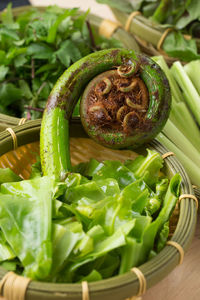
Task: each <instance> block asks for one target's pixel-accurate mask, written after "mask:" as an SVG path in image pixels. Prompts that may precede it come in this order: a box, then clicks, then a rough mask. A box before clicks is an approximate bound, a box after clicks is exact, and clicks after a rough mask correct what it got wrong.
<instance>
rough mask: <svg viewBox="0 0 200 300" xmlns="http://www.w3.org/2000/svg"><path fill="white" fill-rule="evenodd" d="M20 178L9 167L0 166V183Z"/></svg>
mask: <svg viewBox="0 0 200 300" xmlns="http://www.w3.org/2000/svg"><path fill="white" fill-rule="evenodd" d="M20 180H22V179H21V178H20V177H19V176H18V175H16V174H15V173H14V172H13V171H12V170H11V169H9V168H6V169H1V168H0V184H1V183H4V182H13V181H20Z"/></svg>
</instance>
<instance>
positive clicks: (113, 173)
mask: <svg viewBox="0 0 200 300" xmlns="http://www.w3.org/2000/svg"><path fill="white" fill-rule="evenodd" d="M91 163H92V162H91ZM88 168H89V169H90V165H89V166H88ZM90 176H93V179H94V180H100V179H104V178H113V179H115V180H117V182H118V184H119V187H120V189H123V188H124V187H125V186H127V185H129V184H130V183H132V182H134V181H135V176H134V174H133V172H131V171H130V170H129V169H128V168H127V167H126V166H124V165H123V164H122V163H121V162H120V161H109V160H106V161H104V162H103V163H98V164H97V165H96V167H95V169H94V170H93V172H91V173H90Z"/></svg>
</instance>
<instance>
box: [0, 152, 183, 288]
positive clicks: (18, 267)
mask: <svg viewBox="0 0 200 300" xmlns="http://www.w3.org/2000/svg"><path fill="white" fill-rule="evenodd" d="M162 166H163V159H162V158H161V156H160V155H159V154H158V153H157V152H156V151H155V150H148V153H147V155H146V156H138V157H137V158H136V159H135V160H127V161H125V163H124V164H122V163H121V162H119V161H109V160H107V161H103V162H98V161H97V160H95V159H92V160H90V161H89V162H86V163H81V164H79V165H77V166H75V167H73V172H72V173H68V176H67V177H66V179H65V180H63V181H62V182H60V181H55V177H53V176H41V170H40V163H39V162H38V163H36V165H33V168H32V170H33V171H32V174H31V179H29V180H21V178H20V177H17V175H15V174H14V173H12V171H11V170H10V169H0V182H1V183H2V182H4V183H2V184H1V189H0V228H1V231H0V248H1V251H0V260H1V266H3V267H4V268H7V269H8V270H13V271H15V272H17V273H18V274H22V275H23V276H28V277H30V278H32V279H35V280H41V281H53V282H80V281H82V280H87V281H96V280H100V279H103V278H108V277H110V276H114V275H117V274H123V273H125V272H127V271H129V270H130V268H131V267H133V266H138V265H140V264H142V263H143V262H145V261H147V260H148V259H150V258H151V257H153V256H155V255H156V253H158V252H160V251H161V249H162V248H163V247H164V245H165V243H166V240H167V237H168V232H169V218H170V215H171V213H172V211H173V209H174V207H175V204H176V201H177V199H178V196H179V188H180V182H181V177H180V175H179V174H176V175H174V177H172V179H171V180H170V181H168V179H167V178H166V177H165V176H164V175H163V173H161V172H160V170H161V169H162Z"/></svg>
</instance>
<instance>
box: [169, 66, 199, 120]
mask: <svg viewBox="0 0 200 300" xmlns="http://www.w3.org/2000/svg"><path fill="white" fill-rule="evenodd" d="M171 72H172V74H173V76H174V78H175V79H176V80H177V82H178V84H179V86H180V87H181V89H182V90H183V92H184V93H185V95H186V101H187V104H188V106H189V108H190V109H191V111H192V113H193V115H194V117H195V118H196V121H197V122H198V124H199V125H200V95H199V94H198V92H197V90H196V89H195V87H194V85H193V84H192V82H191V80H190V78H189V77H188V75H187V73H186V71H185V69H184V67H183V66H182V65H181V63H180V62H178V61H177V62H175V63H174V64H173V66H172V68H171Z"/></svg>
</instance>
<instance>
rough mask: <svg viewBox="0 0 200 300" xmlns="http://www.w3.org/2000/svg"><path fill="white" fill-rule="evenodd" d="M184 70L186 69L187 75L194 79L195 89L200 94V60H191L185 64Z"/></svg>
mask: <svg viewBox="0 0 200 300" xmlns="http://www.w3.org/2000/svg"><path fill="white" fill-rule="evenodd" d="M184 70H185V71H186V73H187V75H188V76H189V78H190V80H191V81H192V83H193V85H194V87H195V89H196V90H197V92H198V93H199V95H200V84H199V78H200V60H194V61H191V62H189V63H188V64H186V65H185V66H184Z"/></svg>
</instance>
